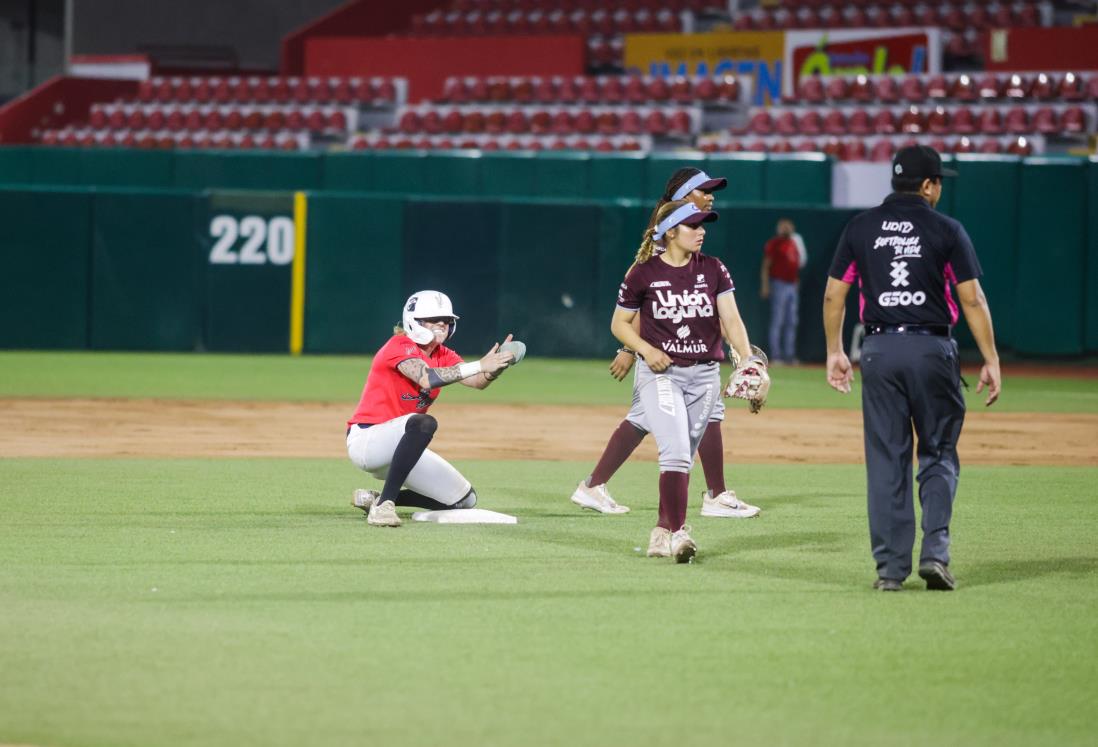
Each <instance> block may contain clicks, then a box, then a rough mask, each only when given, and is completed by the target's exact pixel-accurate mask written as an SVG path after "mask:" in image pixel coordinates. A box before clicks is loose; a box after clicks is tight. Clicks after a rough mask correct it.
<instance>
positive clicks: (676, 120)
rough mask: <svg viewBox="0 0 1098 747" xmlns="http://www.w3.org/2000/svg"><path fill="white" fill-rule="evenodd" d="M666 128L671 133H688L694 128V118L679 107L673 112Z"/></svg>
mask: <svg viewBox="0 0 1098 747" xmlns="http://www.w3.org/2000/svg"><path fill="white" fill-rule="evenodd" d="M667 130H668V132H669V133H670V134H672V135H689V134H690V133H691V132H693V130H694V120H693V118H691V116H690V112H688V111H685V110H683V109H679V110H677V111H676V112H674V113H673V114H672V115H671V117H670V119H669V120H668V123H667Z"/></svg>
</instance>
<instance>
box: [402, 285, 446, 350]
mask: <svg viewBox="0 0 1098 747" xmlns="http://www.w3.org/2000/svg"><path fill="white" fill-rule="evenodd" d="M439 317H448V318H449V319H450V331H449V332H448V333H447V335H446V339H447V340H448V339H450V338H451V337H453V336H454V332H456V331H457V320H458V319H460V317H459V316H458V315H457V314H455V313H454V305H453V304H452V303H450V297H449V296H447V295H446V294H445V293H441V292H439V291H433V290H422V291H416V292H415V293H413V294H412V295H410V296H408V300H407V301H405V302H404V318H403V319H402V320H401V321H402V323H403V326H404V333H405V334H406V335H408V337H410V338H412V342H414V343H416V344H417V345H426V344H427V343H429V342H431V341H432V340H434V339H435V334H434V333H433V332H432V331H431V330H429V329H427V328H426V327H424V326H423V325H422V324H420V323H418V322H417V321H416V320H417V319H437V318H439Z"/></svg>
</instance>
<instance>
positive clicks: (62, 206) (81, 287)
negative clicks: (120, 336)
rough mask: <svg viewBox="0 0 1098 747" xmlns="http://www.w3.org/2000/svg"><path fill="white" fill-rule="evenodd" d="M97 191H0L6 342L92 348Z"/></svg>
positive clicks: (1, 326) (0, 341) (1, 309)
mask: <svg viewBox="0 0 1098 747" xmlns="http://www.w3.org/2000/svg"><path fill="white" fill-rule="evenodd" d="M91 216H92V202H91V196H90V195H89V194H87V193H84V192H61V191H53V190H26V191H20V190H14V189H7V190H2V191H0V225H3V226H4V240H3V241H0V262H2V264H3V268H4V271H3V272H0V347H4V348H71V349H80V348H86V347H87V346H88V288H89V272H90V266H91V236H92V228H91V227H92V219H91Z"/></svg>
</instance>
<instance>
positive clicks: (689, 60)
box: [625, 31, 785, 105]
mask: <svg viewBox="0 0 1098 747" xmlns="http://www.w3.org/2000/svg"><path fill="white" fill-rule="evenodd" d="M784 40H785V34H784V33H782V32H781V31H759V32H748V31H744V32H740V31H730V32H724V33H713V34H626V36H625V70H626V72H629V73H635V74H639V75H651V76H654V77H670V76H680V75H682V76H690V77H693V76H703V77H711V76H715V75H736V76H740V77H745V78H748V79H751V80H753V81H754V86H753V87H752V90H753V98H752V102H751V103H752V104H754V105H762V104H765V103H768V102H769V101H773V100H776V99H778V98H780V97H781V94H782V69H783V62H782V57H783V54H784V52H785V46H784Z"/></svg>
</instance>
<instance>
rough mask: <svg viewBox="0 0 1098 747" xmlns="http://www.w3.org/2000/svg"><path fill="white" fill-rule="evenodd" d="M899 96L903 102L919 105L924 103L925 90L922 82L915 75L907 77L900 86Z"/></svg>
mask: <svg viewBox="0 0 1098 747" xmlns="http://www.w3.org/2000/svg"><path fill="white" fill-rule="evenodd" d="M900 96H901V97H902V98H903V100H904V101H908V102H910V103H913V104H921V103H922V102H924V101H926V88H925V87H924V86H923V81H922V80H921V79H920V78H919V76H917V75H909V76H907V77H906V78H904V80H903V83H901V84H900Z"/></svg>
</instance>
